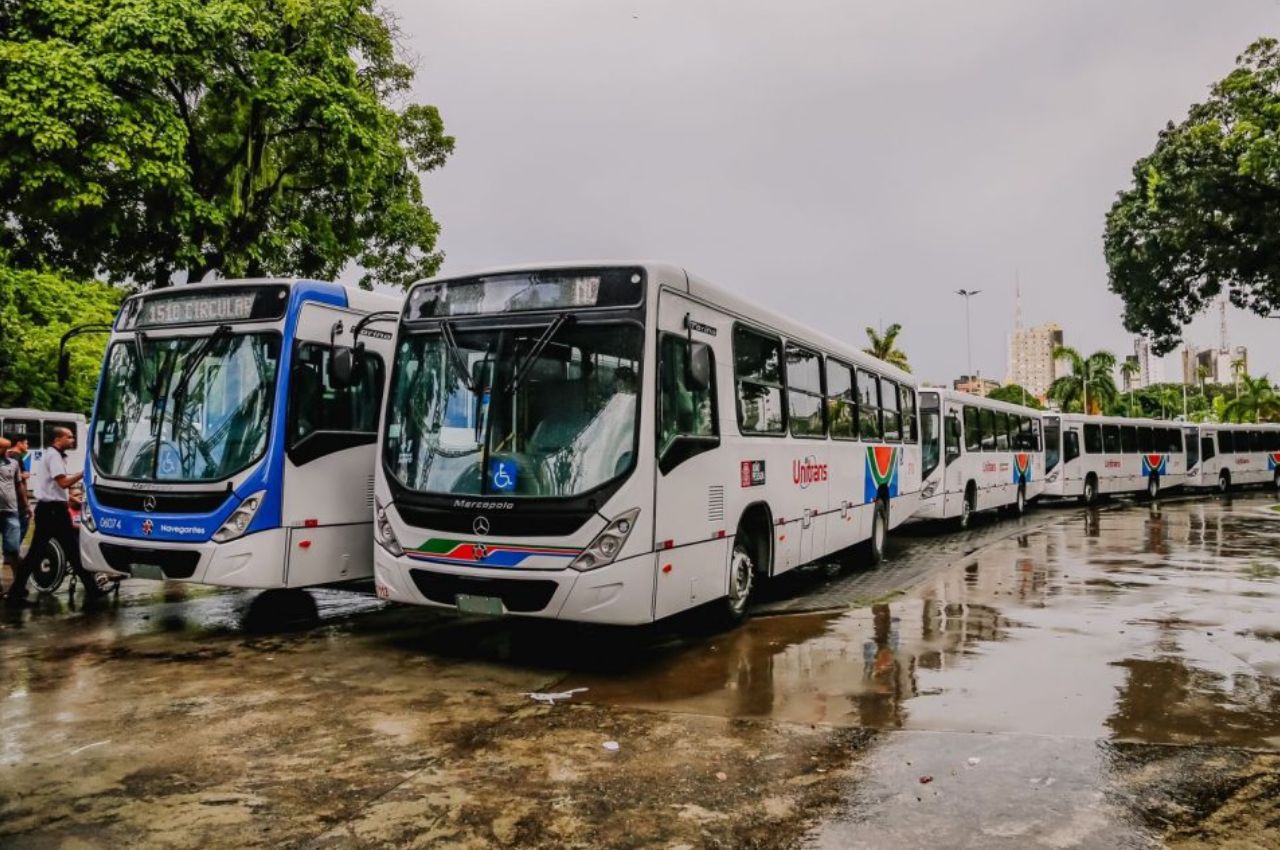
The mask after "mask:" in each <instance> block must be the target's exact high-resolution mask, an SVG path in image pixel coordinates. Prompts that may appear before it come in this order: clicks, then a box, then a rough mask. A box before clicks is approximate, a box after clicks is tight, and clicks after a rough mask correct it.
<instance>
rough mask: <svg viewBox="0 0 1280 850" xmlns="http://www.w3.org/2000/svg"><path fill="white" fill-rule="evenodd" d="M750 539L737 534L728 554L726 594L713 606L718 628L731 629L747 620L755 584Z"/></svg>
mask: <svg viewBox="0 0 1280 850" xmlns="http://www.w3.org/2000/svg"><path fill="white" fill-rule="evenodd" d="M754 548H755V547H754V546H753V545H752V541H751V538H749V537H748V536H746V535H743V534H739V535H738V536H737V537H735V538H734V541H733V550H732V551H731V552H730V553H729V588H728V593H727V594H726V595H725V596H724V597H723V598H721V599H720V601H719V602H718V603H716V606H715V614H714V617H713V619H714V621H715V624H716V625H718V626H724V627H726V628H729V627H733V626H736V625H739V624H740V623H742V621H743V620H745V619H747V610H748V606H749V605H750V604H751V591H752V590H753V589H754V588H755V583H756V570H757V566H756V561H755V556H754V554H753V552H752V549H754Z"/></svg>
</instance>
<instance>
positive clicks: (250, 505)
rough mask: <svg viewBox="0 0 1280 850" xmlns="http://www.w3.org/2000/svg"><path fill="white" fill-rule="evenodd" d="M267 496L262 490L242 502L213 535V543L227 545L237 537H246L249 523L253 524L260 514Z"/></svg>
mask: <svg viewBox="0 0 1280 850" xmlns="http://www.w3.org/2000/svg"><path fill="white" fill-rule="evenodd" d="M266 496H267V491H266V490H260V491H258V492H257V493H254V494H253V495H252V496H250V497H249V498H247V499H245V500H244V501H243V502H241V503H240V505H239V507H237V508H236V509H235V510H234V511H232V512H231V516H229V517H227V521H226V522H224V523H223V524H222V528H219V529H218V530H217V531H215V532H214V533H213V542H215V543H226V542H228V541H231V540H235V539H236V538H237V537H244V533H245V532H246V531H248V530H249V523H251V522H253V517H254V515H255V514H257V513H258V508H259V507H261V506H262V500H263V499H265V498H266Z"/></svg>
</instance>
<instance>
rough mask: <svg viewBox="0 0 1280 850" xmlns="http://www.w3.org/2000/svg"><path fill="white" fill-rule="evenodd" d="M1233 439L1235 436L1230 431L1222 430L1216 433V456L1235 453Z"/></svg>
mask: <svg viewBox="0 0 1280 850" xmlns="http://www.w3.org/2000/svg"><path fill="white" fill-rule="evenodd" d="M1234 437H1235V435H1234V434H1232V433H1231V432H1230V431H1226V430H1223V431H1219V432H1218V454H1224V455H1229V454H1234V453H1235V450H1236V447H1235V439H1234Z"/></svg>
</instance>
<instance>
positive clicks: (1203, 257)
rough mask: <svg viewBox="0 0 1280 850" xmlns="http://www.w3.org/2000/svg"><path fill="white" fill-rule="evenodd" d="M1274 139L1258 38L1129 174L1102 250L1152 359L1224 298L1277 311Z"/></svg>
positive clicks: (1268, 53) (1266, 44)
mask: <svg viewBox="0 0 1280 850" xmlns="http://www.w3.org/2000/svg"><path fill="white" fill-rule="evenodd" d="M1278 139H1280V45H1278V44H1277V42H1276V40H1275V39H1271V38H1264V39H1260V40H1259V41H1257V42H1255V43H1254V44H1253V45H1251V46H1250V47H1249V48H1248V50H1246V51H1245V52H1244V54H1243V55H1242V56H1240V57H1239V58H1238V59H1237V63H1236V68H1235V70H1234V71H1232V72H1231V73H1230V74H1229V75H1227V77H1226V78H1225V79H1223V80H1222V81H1220V82H1218V83H1217V84H1215V85H1214V86H1213V87H1212V89H1211V90H1210V96H1209V99H1208V100H1207V101H1205V102H1204V103H1199V104H1196V105H1195V106H1193V107H1191V110H1190V113H1189V114H1188V116H1187V118H1186V120H1185V121H1183V122H1182V123H1181V124H1177V125H1174V124H1173V123H1170V124H1169V125H1168V126H1166V127H1165V129H1164V130H1163V131H1162V132H1161V133H1160V135H1159V138H1158V139H1157V142H1156V146H1155V150H1154V151H1152V153H1151V154H1149V155H1148V156H1146V157H1144V158H1142V159H1140V160H1139V161H1138V162H1137V164H1136V165H1134V167H1133V185H1132V186H1131V187H1130V188H1129V189H1127V190H1125V191H1123V192H1121V193H1120V194H1119V197H1118V199H1117V200H1116V202H1115V205H1114V206H1112V208H1111V211H1110V212H1109V213H1108V215H1107V219H1106V231H1105V235H1104V246H1105V252H1106V259H1107V264H1108V266H1109V269H1110V285H1111V289H1112V291H1114V292H1116V293H1117V294H1119V295H1120V297H1121V298H1123V299H1124V304H1125V311H1124V325H1125V327H1126V328H1127V329H1129V330H1130V331H1133V332H1134V333H1142V334H1148V335H1150V336H1151V337H1152V339H1153V346H1152V347H1153V349H1154V350H1155V351H1156V352H1157V353H1159V354H1164V353H1166V352H1168V351H1171V350H1172V349H1173V348H1174V347H1175V346H1176V345H1177V342H1178V339H1179V338H1180V336H1181V333H1182V327H1183V326H1184V325H1186V324H1187V323H1189V322H1190V321H1191V320H1192V319H1193V318H1194V317H1195V316H1196V315H1197V314H1198V313H1200V312H1201V311H1202V310H1203V309H1204V308H1205V307H1206V306H1207V305H1208V304H1209V303H1210V302H1212V301H1213V299H1215V298H1216V297H1217V296H1218V295H1219V293H1221V292H1223V291H1224V290H1225V291H1226V292H1227V293H1228V297H1229V298H1230V300H1231V303H1232V304H1234V305H1235V306H1236V307H1240V308H1243V309H1248V310H1252V311H1253V312H1255V313H1258V314H1260V315H1269V314H1271V313H1273V312H1276V311H1277V309H1278V308H1280V141H1278Z"/></svg>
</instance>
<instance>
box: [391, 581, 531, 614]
mask: <svg viewBox="0 0 1280 850" xmlns="http://www.w3.org/2000/svg"><path fill="white" fill-rule="evenodd" d="M409 577H410V578H412V579H413V583H414V584H415V585H417V586H418V590H419V591H420V592H421V593H422V595H423V596H425V597H427V598H428V599H430V600H431V601H432V602H435V603H437V604H440V605H457V604H458V594H459V593H466V594H470V595H473V596H492V597H497V598H498V599H501V600H502V604H503V605H504V606H505V607H506V609H507V610H508V611H514V612H518V613H521V614H532V613H535V612H537V611H541V610H542V609H543V608H546V607H547V605H548V604H550V602H551V597H553V596H555V595H556V583H555V582H554V581H540V580H537V579H529V580H525V579H512V578H478V577H471V576H452V575H445V574H443V573H430V572H427V571H426V570H409Z"/></svg>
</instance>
